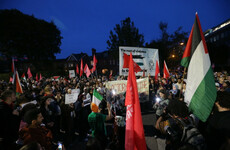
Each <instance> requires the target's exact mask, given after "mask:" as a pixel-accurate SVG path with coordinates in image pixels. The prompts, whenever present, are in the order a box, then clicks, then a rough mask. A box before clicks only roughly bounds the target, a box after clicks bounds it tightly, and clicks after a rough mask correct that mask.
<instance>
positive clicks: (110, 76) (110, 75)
mask: <svg viewBox="0 0 230 150" xmlns="http://www.w3.org/2000/svg"><path fill="white" fill-rule="evenodd" d="M112 75H113V70H110V74H109V79H111V78H112Z"/></svg>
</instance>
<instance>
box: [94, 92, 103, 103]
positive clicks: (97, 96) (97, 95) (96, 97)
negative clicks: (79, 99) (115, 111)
mask: <svg viewBox="0 0 230 150" xmlns="http://www.w3.org/2000/svg"><path fill="white" fill-rule="evenodd" d="M102 99H103V96H102V95H101V94H100V93H98V92H97V90H96V89H94V90H93V100H92V104H95V105H96V106H97V107H99V104H100V103H101V101H102Z"/></svg>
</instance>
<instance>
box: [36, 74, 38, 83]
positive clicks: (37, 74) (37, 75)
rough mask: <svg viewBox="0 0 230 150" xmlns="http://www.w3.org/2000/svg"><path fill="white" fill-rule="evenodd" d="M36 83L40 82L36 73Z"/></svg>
mask: <svg viewBox="0 0 230 150" xmlns="http://www.w3.org/2000/svg"><path fill="white" fill-rule="evenodd" d="M36 81H37V82H38V74H37V73H36Z"/></svg>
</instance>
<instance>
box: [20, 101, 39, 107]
mask: <svg viewBox="0 0 230 150" xmlns="http://www.w3.org/2000/svg"><path fill="white" fill-rule="evenodd" d="M27 104H35V105H36V104H37V101H36V100H33V101H30V102H28V103H24V104H21V107H22V108H23V107H24V106H26V105H27Z"/></svg>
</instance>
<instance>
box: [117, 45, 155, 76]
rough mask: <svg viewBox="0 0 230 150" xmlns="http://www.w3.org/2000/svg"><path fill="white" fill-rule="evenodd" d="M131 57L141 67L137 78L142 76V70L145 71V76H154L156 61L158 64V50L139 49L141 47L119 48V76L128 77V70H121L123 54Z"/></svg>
mask: <svg viewBox="0 0 230 150" xmlns="http://www.w3.org/2000/svg"><path fill="white" fill-rule="evenodd" d="M130 52H131V53H132V55H133V60H134V61H135V62H136V63H137V64H138V65H139V66H140V67H141V69H142V71H140V72H138V73H136V75H137V76H142V75H143V70H145V75H146V76H148V74H150V75H151V76H155V69H156V60H158V62H159V55H158V49H152V48H141V47H119V60H120V62H119V75H124V76H128V73H129V69H128V68H123V63H124V61H123V55H124V54H123V53H126V54H127V55H130Z"/></svg>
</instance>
